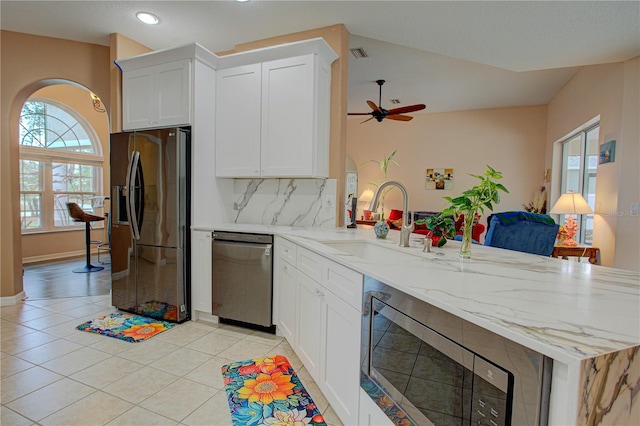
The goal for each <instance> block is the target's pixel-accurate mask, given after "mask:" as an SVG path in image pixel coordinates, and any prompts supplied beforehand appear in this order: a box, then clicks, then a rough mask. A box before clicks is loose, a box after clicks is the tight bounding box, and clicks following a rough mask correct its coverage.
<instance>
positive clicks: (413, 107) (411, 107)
mask: <svg viewBox="0 0 640 426" xmlns="http://www.w3.org/2000/svg"><path fill="white" fill-rule="evenodd" d="M426 107H427V106H426V105H425V104H416V105H407V106H404V107H400V108H394V109H390V110H389V114H406V113H408V112H414V111H420V110H422V109H425V108H426Z"/></svg>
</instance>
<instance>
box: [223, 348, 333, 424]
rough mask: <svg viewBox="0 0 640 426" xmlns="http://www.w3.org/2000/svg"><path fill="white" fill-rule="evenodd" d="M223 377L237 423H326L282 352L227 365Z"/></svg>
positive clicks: (224, 367) (234, 420)
mask: <svg viewBox="0 0 640 426" xmlns="http://www.w3.org/2000/svg"><path fill="white" fill-rule="evenodd" d="M222 377H223V378H224V384H225V391H226V392H227V399H228V401H229V408H230V409H231V420H232V421H233V424H234V425H235V426H240V425H242V426H245V425H246V426H249V425H274V426H275V425H277V426H281V425H296V426H298V425H300V426H303V425H326V423H325V421H324V418H323V417H322V414H320V411H318V408H317V407H316V405H315V404H314V402H313V400H312V399H311V396H310V395H309V393H308V392H307V391H306V389H305V388H304V386H302V382H300V379H298V376H297V375H296V373H295V371H293V368H292V367H291V364H289V360H288V359H287V358H286V357H284V356H282V355H276V356H273V357H268V358H256V359H249V360H246V361H238V362H233V363H231V364H228V365H224V366H222Z"/></svg>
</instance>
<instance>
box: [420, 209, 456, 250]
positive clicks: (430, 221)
mask: <svg viewBox="0 0 640 426" xmlns="http://www.w3.org/2000/svg"><path fill="white" fill-rule="evenodd" d="M422 224H424V225H425V226H426V227H427V229H428V230H430V231H431V233H432V235H433V236H432V238H431V239H432V240H433V242H434V244H435V245H436V247H442V246H443V245H445V244H446V242H447V239H451V238H453V237H455V236H456V227H455V223H454V222H453V219H451V217H447V216H445V215H444V214H442V213H438V214H437V215H433V216H429V217H427V218H425V219H418V220H416V225H422ZM433 237H436V238H433Z"/></svg>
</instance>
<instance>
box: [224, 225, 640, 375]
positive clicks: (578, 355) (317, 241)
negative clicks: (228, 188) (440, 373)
mask: <svg viewBox="0 0 640 426" xmlns="http://www.w3.org/2000/svg"><path fill="white" fill-rule="evenodd" d="M215 229H216V230H221V231H222V230H228V231H240V232H257V233H273V234H277V235H280V236H282V237H285V238H287V239H290V240H291V241H294V242H295V243H297V244H299V245H302V246H304V247H306V248H308V249H311V250H313V251H315V252H317V253H319V254H322V255H324V256H326V257H328V258H330V259H332V260H334V261H336V262H338V263H341V264H343V265H345V266H347V267H349V268H351V269H354V270H356V271H359V272H361V273H363V274H365V275H368V276H370V277H372V278H375V279H377V280H379V281H381V282H384V283H385V284H388V285H391V286H393V287H395V288H397V289H399V290H402V291H404V292H405V293H407V294H410V295H412V296H414V297H416V298H418V299H421V300H423V301H425V302H427V303H429V304H431V305H434V306H437V307H438V308H441V309H443V310H445V311H447V312H450V313H452V314H454V315H456V316H458V317H460V318H463V319H465V320H467V321H470V322H472V323H474V324H477V325H479V326H481V327H483V328H486V329H488V330H490V331H492V332H494V333H496V334H498V335H500V336H503V337H505V338H507V339H510V340H512V341H514V342H517V343H519V344H521V345H523V346H526V347H529V348H531V349H533V350H535V351H537V352H540V353H542V354H544V355H547V356H549V357H550V358H553V359H554V360H557V361H560V362H562V363H565V364H569V365H570V364H573V363H575V362H578V361H581V360H584V359H588V358H592V357H596V356H599V355H604V354H607V353H610V352H617V351H621V350H623V349H627V348H630V347H635V346H638V345H640V274H638V273H637V272H632V271H624V270H619V269H613V268H607V267H602V266H598V265H591V264H588V263H579V262H574V261H567V260H561V259H554V258H550V257H543V256H536V255H531V254H526V253H520V252H516V251H510V250H502V249H497V248H493V247H485V246H482V245H478V244H474V245H473V247H472V251H471V252H472V258H471V259H470V260H466V261H461V260H460V258H459V256H458V252H459V248H460V245H459V244H460V243H458V242H456V241H449V242H447V244H446V245H445V246H444V247H442V248H434V249H433V251H434V252H433V253H423V252H422V249H421V248H420V247H418V246H417V243H416V247H409V248H404V247H399V246H398V240H399V232H397V231H391V232H390V233H389V236H388V238H387V239H386V240H378V239H376V238H375V235H374V233H373V230H372V228H371V227H370V226H363V225H359V226H358V228H357V229H347V228H335V229H321V228H313V229H309V228H295V227H286V226H266V225H245V224H221V225H220V226H218V227H216V228H215ZM414 236H415V237H416V238H418V237H419V236H418V235H416V234H413V235H412V239H413V237H414ZM332 241H333V242H339V241H343V242H349V241H352V242H354V241H367V242H369V243H371V244H374V245H376V246H379V247H383V248H388V249H389V248H390V249H392V250H393V251H392V252H391V251H390V252H389V253H390V254H391V253H392V254H393V255H391V256H389V257H388V259H386V260H381V259H379V258H377V259H375V261H372V260H367V259H364V258H362V257H359V256H355V255H351V254H348V253H345V252H344V251H341V250H338V249H337V248H334V247H330V246H328V245H325V244H323V243H322V242H332ZM334 246H337V244H334ZM398 253H403V254H404V255H403V256H399V255H397V254H398ZM436 253H437V254H436Z"/></svg>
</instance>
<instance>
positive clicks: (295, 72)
mask: <svg viewBox="0 0 640 426" xmlns="http://www.w3.org/2000/svg"><path fill="white" fill-rule="evenodd" d="M315 96H316V93H315V80H314V55H304V56H298V57H294V58H286V59H281V60H277V61H269V62H264V63H263V64H262V153H261V158H262V161H261V168H262V175H263V176H273V177H295V176H313V175H314V170H313V161H314V158H313V155H314V149H315V141H316V139H315V137H314V136H315V135H314V132H315V130H316V129H315V119H314V114H316V109H315V102H314V101H315Z"/></svg>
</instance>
